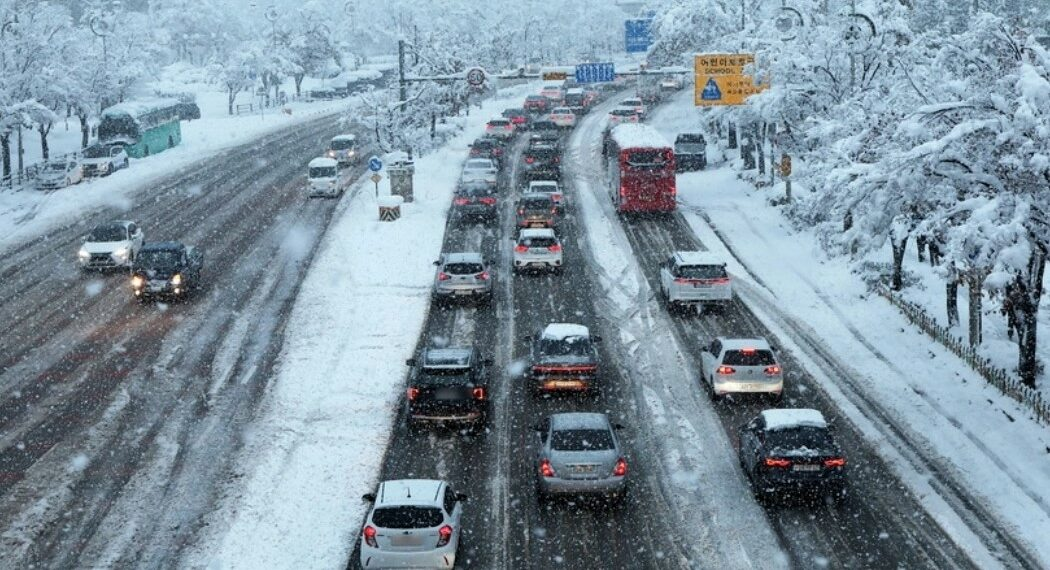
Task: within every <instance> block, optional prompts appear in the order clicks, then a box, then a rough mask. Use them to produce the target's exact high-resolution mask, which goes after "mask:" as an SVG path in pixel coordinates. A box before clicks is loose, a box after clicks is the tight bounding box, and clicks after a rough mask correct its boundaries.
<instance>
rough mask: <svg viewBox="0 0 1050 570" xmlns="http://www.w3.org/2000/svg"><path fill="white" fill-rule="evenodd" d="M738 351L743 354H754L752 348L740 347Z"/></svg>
mask: <svg viewBox="0 0 1050 570" xmlns="http://www.w3.org/2000/svg"><path fill="white" fill-rule="evenodd" d="M740 352H741V353H743V354H748V355H750V354H754V353H755V349H753V348H741V349H740Z"/></svg>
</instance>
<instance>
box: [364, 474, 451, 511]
mask: <svg viewBox="0 0 1050 570" xmlns="http://www.w3.org/2000/svg"><path fill="white" fill-rule="evenodd" d="M442 484H443V481H438V480H435V479H395V480H393V481H384V482H382V483H380V484H379V492H378V493H376V502H375V506H377V507H390V506H401V505H428V506H433V505H440V504H441V501H442V498H443V497H441V496H440V495H439V493H440V492H441V485H442Z"/></svg>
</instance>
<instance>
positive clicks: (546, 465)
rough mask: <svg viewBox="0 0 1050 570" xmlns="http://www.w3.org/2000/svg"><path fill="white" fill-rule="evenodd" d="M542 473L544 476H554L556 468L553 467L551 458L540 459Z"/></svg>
mask: <svg viewBox="0 0 1050 570" xmlns="http://www.w3.org/2000/svg"><path fill="white" fill-rule="evenodd" d="M540 475H543V476H544V477H554V468H553V467H551V461H550V459H544V460H543V461H540Z"/></svg>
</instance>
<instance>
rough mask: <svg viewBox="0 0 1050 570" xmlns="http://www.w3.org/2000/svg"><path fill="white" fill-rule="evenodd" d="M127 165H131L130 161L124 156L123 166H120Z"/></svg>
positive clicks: (125, 166)
mask: <svg viewBox="0 0 1050 570" xmlns="http://www.w3.org/2000/svg"><path fill="white" fill-rule="evenodd" d="M129 166H131V162H130V161H129V160H128V159H126V158H125V159H124V166H122V167H121V168H127V167H129Z"/></svg>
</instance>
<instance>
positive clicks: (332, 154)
mask: <svg viewBox="0 0 1050 570" xmlns="http://www.w3.org/2000/svg"><path fill="white" fill-rule="evenodd" d="M328 156H330V157H333V158H334V157H335V151H334V150H330V151H328Z"/></svg>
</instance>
